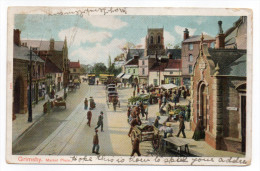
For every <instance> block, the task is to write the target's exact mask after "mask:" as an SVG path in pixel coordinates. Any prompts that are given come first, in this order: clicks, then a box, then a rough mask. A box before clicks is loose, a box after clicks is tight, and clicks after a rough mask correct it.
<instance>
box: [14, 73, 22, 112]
mask: <svg viewBox="0 0 260 171" xmlns="http://www.w3.org/2000/svg"><path fill="white" fill-rule="evenodd" d="M23 97H24V96H23V80H22V78H21V77H18V78H17V79H16V80H15V85H14V97H13V98H14V108H13V109H14V114H17V113H21V112H22V110H23V103H22V102H23V100H22V99H23Z"/></svg>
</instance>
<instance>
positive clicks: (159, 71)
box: [158, 57, 162, 86]
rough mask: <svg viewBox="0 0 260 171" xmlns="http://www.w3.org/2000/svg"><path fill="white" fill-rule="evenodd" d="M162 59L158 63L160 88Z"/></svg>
mask: <svg viewBox="0 0 260 171" xmlns="http://www.w3.org/2000/svg"><path fill="white" fill-rule="evenodd" d="M161 60H162V59H161V57H159V61H158V64H159V86H160V85H161Z"/></svg>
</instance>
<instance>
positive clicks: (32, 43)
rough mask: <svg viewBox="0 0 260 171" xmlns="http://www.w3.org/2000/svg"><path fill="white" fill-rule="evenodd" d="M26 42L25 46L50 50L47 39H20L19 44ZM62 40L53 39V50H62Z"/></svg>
mask: <svg viewBox="0 0 260 171" xmlns="http://www.w3.org/2000/svg"><path fill="white" fill-rule="evenodd" d="M23 43H27V47H37V48H39V49H37V50H44V51H48V50H50V41H49V40H21V44H23ZM63 45H64V41H54V50H57V51H62V48H63Z"/></svg>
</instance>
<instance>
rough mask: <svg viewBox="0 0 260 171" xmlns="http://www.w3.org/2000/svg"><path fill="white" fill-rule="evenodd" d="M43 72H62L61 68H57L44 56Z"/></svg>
mask: <svg viewBox="0 0 260 171" xmlns="http://www.w3.org/2000/svg"><path fill="white" fill-rule="evenodd" d="M45 72H46V73H62V70H61V69H59V68H58V67H57V66H56V65H55V64H54V63H53V62H51V60H50V59H48V58H46V60H45Z"/></svg>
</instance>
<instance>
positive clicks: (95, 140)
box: [92, 129, 99, 154]
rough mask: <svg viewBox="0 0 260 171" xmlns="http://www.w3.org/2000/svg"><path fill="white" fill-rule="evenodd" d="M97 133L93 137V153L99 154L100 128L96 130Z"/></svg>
mask: <svg viewBox="0 0 260 171" xmlns="http://www.w3.org/2000/svg"><path fill="white" fill-rule="evenodd" d="M95 132H96V134H95V135H94V137H93V148H92V153H96V154H99V140H98V134H97V133H98V130H97V129H96V130H95Z"/></svg>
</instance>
